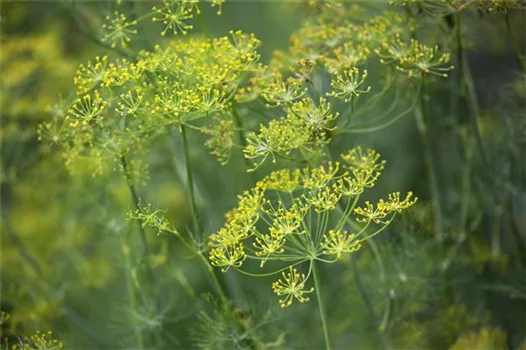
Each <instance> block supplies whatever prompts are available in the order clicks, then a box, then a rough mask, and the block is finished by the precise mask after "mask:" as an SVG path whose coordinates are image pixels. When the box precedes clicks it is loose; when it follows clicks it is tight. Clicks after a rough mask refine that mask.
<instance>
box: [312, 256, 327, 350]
mask: <svg viewBox="0 0 526 350" xmlns="http://www.w3.org/2000/svg"><path fill="white" fill-rule="evenodd" d="M317 264H318V263H317V262H316V261H314V260H313V261H312V274H313V275H314V289H316V298H317V299H318V307H319V311H320V317H321V324H322V326H323V336H324V337H325V348H326V349H327V350H330V349H331V341H330V339H329V330H328V328H327V320H326V319H325V311H324V310H323V299H322V295H321V283H320V277H319V271H318V266H317Z"/></svg>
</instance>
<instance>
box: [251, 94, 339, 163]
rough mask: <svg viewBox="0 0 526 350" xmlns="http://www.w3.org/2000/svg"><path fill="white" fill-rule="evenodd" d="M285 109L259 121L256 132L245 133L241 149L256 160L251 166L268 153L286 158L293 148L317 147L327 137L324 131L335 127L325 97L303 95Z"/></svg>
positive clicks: (262, 159) (335, 114)
mask: <svg viewBox="0 0 526 350" xmlns="http://www.w3.org/2000/svg"><path fill="white" fill-rule="evenodd" d="M286 111H287V116H286V117H284V118H281V119H275V120H272V121H270V123H269V124H268V125H266V126H265V125H261V126H260V129H259V132H258V133H256V132H251V133H250V134H249V135H248V137H247V146H246V147H245V149H244V150H243V153H244V155H245V157H246V158H248V159H253V160H255V164H254V169H256V168H258V167H259V166H260V165H261V164H263V163H264V162H265V160H266V159H267V158H268V157H269V156H271V157H272V161H273V162H276V156H277V157H283V158H287V157H288V156H289V155H290V154H291V153H292V152H293V151H296V150H305V149H306V150H310V149H311V148H317V149H320V148H321V146H323V145H324V144H325V143H326V142H327V141H328V138H327V132H328V131H331V130H333V129H334V128H333V127H332V124H333V123H334V121H335V120H336V119H337V118H338V116H339V114H338V113H333V112H332V111H331V107H330V104H329V103H328V102H327V100H325V99H324V98H320V99H319V101H318V102H315V101H313V100H312V99H311V98H303V99H301V100H300V101H298V102H296V103H291V104H290V106H289V107H288V108H286ZM254 169H252V170H254Z"/></svg>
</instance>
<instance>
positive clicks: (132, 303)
mask: <svg viewBox="0 0 526 350" xmlns="http://www.w3.org/2000/svg"><path fill="white" fill-rule="evenodd" d="M125 247H126V246H124V247H123V252H122V253H123V256H124V262H125V266H126V272H127V273H126V289H127V290H128V299H129V302H130V309H131V310H133V311H137V303H136V299H137V293H136V292H135V287H134V285H133V281H132V277H131V272H130V271H131V262H130V257H129V251H126V250H125ZM134 322H135V323H136V325H135V326H136V327H137V329H136V331H135V332H134V333H135V334H136V336H137V344H138V345H139V348H140V349H144V348H145V346H144V338H143V334H142V331H141V326H140V324H139V322H138V321H137V320H136V319H134Z"/></svg>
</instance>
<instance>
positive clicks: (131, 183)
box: [121, 156, 153, 281]
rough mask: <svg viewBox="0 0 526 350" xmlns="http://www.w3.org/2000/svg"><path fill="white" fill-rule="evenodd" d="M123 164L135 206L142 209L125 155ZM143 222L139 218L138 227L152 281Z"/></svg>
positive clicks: (150, 276)
mask: <svg viewBox="0 0 526 350" xmlns="http://www.w3.org/2000/svg"><path fill="white" fill-rule="evenodd" d="M121 165H122V170H123V172H124V177H125V178H126V183H127V185H128V189H129V190H130V194H131V197H132V202H133V207H134V209H135V210H140V208H139V196H138V195H137V190H136V189H135V186H134V185H133V180H132V178H131V175H130V172H129V169H128V162H127V161H126V158H125V156H122V157H121ZM142 224H143V222H142V220H137V227H138V229H139V235H140V237H141V243H142V249H143V261H144V263H145V264H146V269H147V272H148V277H149V278H150V281H151V280H152V279H153V276H152V268H151V266H150V259H149V258H150V249H149V247H148V241H147V240H146V232H145V231H144V227H143V226H142Z"/></svg>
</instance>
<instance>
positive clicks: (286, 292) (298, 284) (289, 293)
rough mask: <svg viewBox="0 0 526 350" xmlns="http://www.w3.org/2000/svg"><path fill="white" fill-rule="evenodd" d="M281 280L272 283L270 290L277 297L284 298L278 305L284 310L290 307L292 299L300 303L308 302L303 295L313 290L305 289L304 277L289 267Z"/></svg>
mask: <svg viewBox="0 0 526 350" xmlns="http://www.w3.org/2000/svg"><path fill="white" fill-rule="evenodd" d="M282 276H283V279H279V280H277V281H276V282H274V283H272V289H273V290H274V293H276V294H277V295H278V296H285V298H284V299H280V301H279V304H280V306H281V307H283V308H285V307H288V306H290V305H292V301H293V300H294V299H296V300H298V301H299V302H300V303H304V302H306V301H309V298H308V297H306V296H305V294H309V293H312V292H313V291H314V288H310V289H305V281H306V279H307V278H306V276H305V274H303V273H299V272H298V270H297V269H296V268H295V267H290V268H289V272H287V273H285V272H283V273H282Z"/></svg>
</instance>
